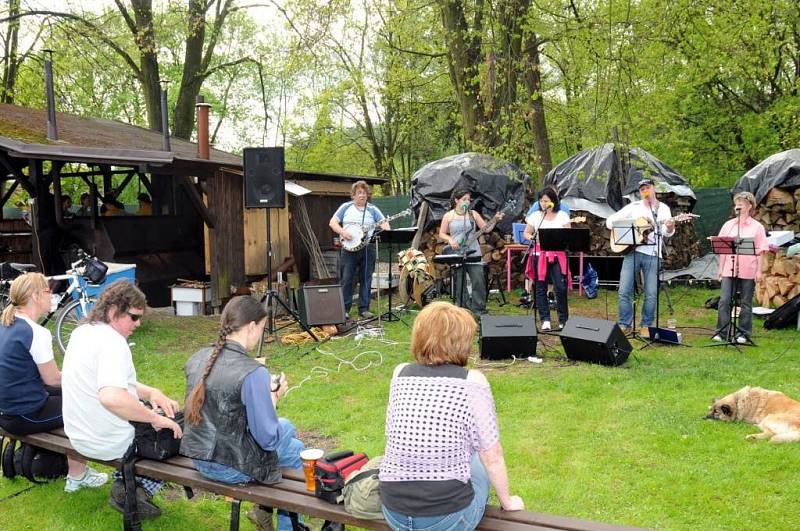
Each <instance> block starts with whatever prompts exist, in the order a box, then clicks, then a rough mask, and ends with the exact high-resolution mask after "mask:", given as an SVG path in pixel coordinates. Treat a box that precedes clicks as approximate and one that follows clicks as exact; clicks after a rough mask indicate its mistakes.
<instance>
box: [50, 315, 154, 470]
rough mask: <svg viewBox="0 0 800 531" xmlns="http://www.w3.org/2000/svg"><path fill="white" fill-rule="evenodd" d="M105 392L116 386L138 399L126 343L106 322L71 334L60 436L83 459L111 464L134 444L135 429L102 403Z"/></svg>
mask: <svg viewBox="0 0 800 531" xmlns="http://www.w3.org/2000/svg"><path fill="white" fill-rule="evenodd" d="M103 387H118V388H120V389H127V391H128V392H129V393H130V394H131V395H132V396H133V397H135V398H136V399H137V400H138V394H137V393H136V369H135V368H134V367H133V359H132V358H131V350H130V348H129V347H128V342H127V340H126V339H125V338H124V337H122V336H121V335H120V334H119V332H117V331H116V330H114V329H113V328H111V326H109V325H107V324H105V323H96V324H84V325H81V326H79V327H78V328H76V329H75V331H74V332H72V336H71V337H70V340H69V345H68V346H67V352H66V354H65V355H64V369H63V371H62V377H61V389H62V390H61V393H62V395H63V402H62V404H63V405H62V414H63V416H64V431H65V432H66V434H67V437H69V442H70V443H72V446H73V447H75V449H76V450H77V451H78V452H80V453H81V454H82V455H85V456H86V457H89V458H92V459H101V460H111V459H117V458H120V457H122V456H123V454H124V453H125V450H127V449H128V446H130V444H131V441H133V435H134V430H133V426H131V425H130V423H128V421H127V420H124V419H122V418H120V417H118V416H117V415H115V414H114V413H112V412H111V411H109V410H108V409H106V408H105V407H103V405H102V404H101V403H100V399H99V395H98V393H99V391H100V389H102V388H103Z"/></svg>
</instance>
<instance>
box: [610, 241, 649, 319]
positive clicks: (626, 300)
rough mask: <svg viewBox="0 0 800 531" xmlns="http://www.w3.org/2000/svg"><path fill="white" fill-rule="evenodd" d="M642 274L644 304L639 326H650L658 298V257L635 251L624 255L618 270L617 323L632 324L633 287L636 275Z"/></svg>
mask: <svg viewBox="0 0 800 531" xmlns="http://www.w3.org/2000/svg"><path fill="white" fill-rule="evenodd" d="M639 271H641V272H642V275H643V276H644V304H643V305H642V318H641V321H640V323H641V324H640V326H650V325H652V324H653V319H654V318H655V314H656V299H657V298H658V258H657V257H655V256H650V255H646V254H643V253H639V252H636V251H633V252H630V253H628V254H626V255H625V258H623V260H622V270H621V271H620V272H619V324H620V326H624V327H631V326H632V325H633V287H634V284H635V281H636V275H638V274H639Z"/></svg>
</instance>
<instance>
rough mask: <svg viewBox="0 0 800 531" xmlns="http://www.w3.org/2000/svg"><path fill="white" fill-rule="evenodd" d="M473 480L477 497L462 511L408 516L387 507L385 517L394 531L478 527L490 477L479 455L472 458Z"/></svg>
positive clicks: (454, 530)
mask: <svg viewBox="0 0 800 531" xmlns="http://www.w3.org/2000/svg"><path fill="white" fill-rule="evenodd" d="M470 467H471V474H470V475H471V478H470V481H471V482H472V489H473V490H474V491H475V497H474V498H472V503H470V504H469V505H468V506H466V507H464V508H463V509H461V510H460V511H456V512H454V513H451V514H444V515H441V516H408V515H405V514H401V513H398V512H395V511H392V510H391V509H389V508H388V507H386V506H385V505H384V506H383V507H382V509H383V517H384V518H385V519H386V523H387V524H388V525H389V527H391V528H392V529H393V530H394V531H421V530H424V531H466V530H468V529H475V528H476V527H478V524H479V523H480V521H481V519H482V518H483V512H484V511H485V510H486V502H487V501H488V500H489V476H488V475H487V474H486V469H485V468H483V463H481V460H480V458H479V457H478V454H475V455H473V456H472V462H471V463H470Z"/></svg>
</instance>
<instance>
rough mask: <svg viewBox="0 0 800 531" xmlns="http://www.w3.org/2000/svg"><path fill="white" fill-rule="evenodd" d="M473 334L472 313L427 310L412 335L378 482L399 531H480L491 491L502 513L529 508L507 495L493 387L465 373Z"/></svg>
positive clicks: (392, 394) (397, 380)
mask: <svg viewBox="0 0 800 531" xmlns="http://www.w3.org/2000/svg"><path fill="white" fill-rule="evenodd" d="M475 330H476V324H475V320H474V319H473V317H472V315H471V314H470V313H469V311H467V310H465V309H463V308H458V307H457V306H454V305H452V304H450V303H448V302H441V301H440V302H434V303H432V304H429V305H428V306H426V307H425V308H424V309H423V310H422V311H421V312H420V313H419V315H418V316H417V319H416V320H415V321H414V327H413V329H412V331H411V352H412V353H413V354H414V358H415V360H416V363H414V364H409V363H402V364H400V365H398V366H397V367H396V368H395V370H394V375H393V376H392V383H391V389H390V391H389V405H388V408H387V411H386V451H385V456H384V460H383V464H382V465H381V469H380V474H379V476H378V477H379V479H380V496H381V504H382V506H383V514H384V517H385V518H386V523H387V524H388V525H389V527H391V528H392V529H394V530H409V531H410V530H413V529H425V530H426V531H444V530H450V529H475V528H476V527H477V525H478V523H479V522H480V521H481V518H483V512H484V510H485V508H486V503H487V500H488V498H489V484H490V483H491V485H492V486H494V489H495V492H496V493H497V497H498V499H499V500H500V505H501V506H502V507H503V509H505V510H506V511H518V510H522V509H524V508H525V506H524V503H523V501H522V499H521V498H520V497H519V496H512V495H511V493H510V492H509V487H508V474H507V472H506V465H505V460H504V457H503V448H502V446H500V434H499V431H498V428H497V418H496V415H495V405H494V398H493V397H492V390H491V388H490V387H489V382H488V381H487V380H486V377H485V376H484V375H483V374H481V373H480V372H478V371H476V370H468V369H466V365H467V361H468V359H469V355H470V351H471V348H472V340H473V338H474V336H475Z"/></svg>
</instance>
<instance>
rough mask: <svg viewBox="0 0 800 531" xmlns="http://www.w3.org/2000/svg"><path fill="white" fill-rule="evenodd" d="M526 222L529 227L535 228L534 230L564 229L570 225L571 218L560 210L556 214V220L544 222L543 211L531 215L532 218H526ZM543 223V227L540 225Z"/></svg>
mask: <svg viewBox="0 0 800 531" xmlns="http://www.w3.org/2000/svg"><path fill="white" fill-rule="evenodd" d="M525 222H526V223H527V224H528V225H532V226H533V230H536V229H537V228H541V229H563V228H564V225H566V224H567V223H569V216H568V215H567V213H566V212H564V211H563V210H559V211H558V212H556V217H555V219H546V218H545V220H544V221H542V211H541V210H537V211H536V212H533V213H531V215H530V216H528V217H527V218H525ZM539 223H541V225H539Z"/></svg>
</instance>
